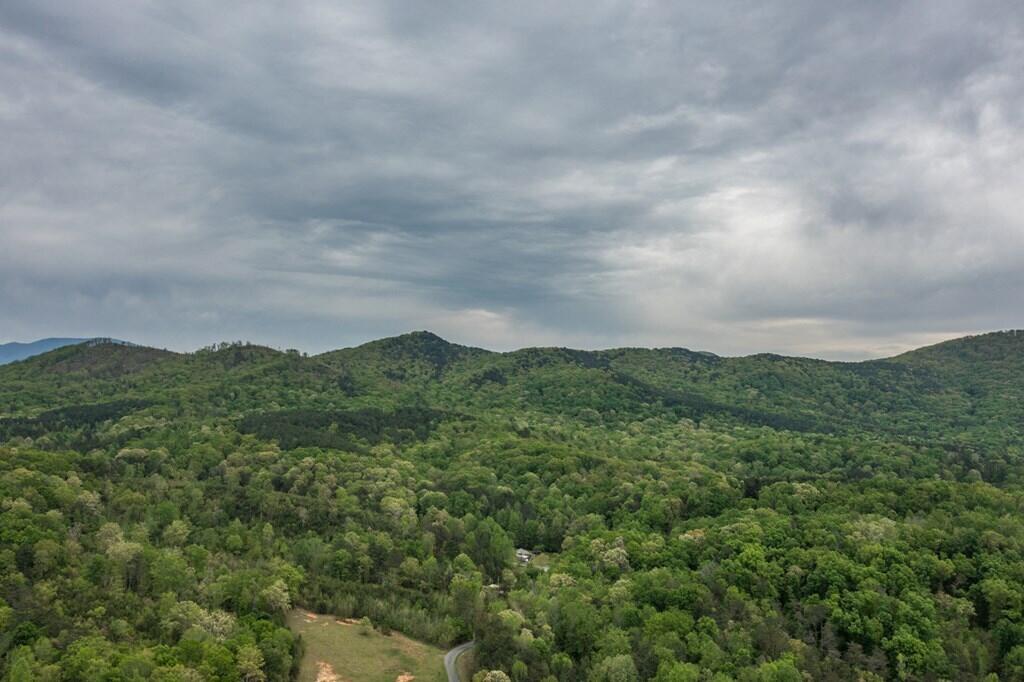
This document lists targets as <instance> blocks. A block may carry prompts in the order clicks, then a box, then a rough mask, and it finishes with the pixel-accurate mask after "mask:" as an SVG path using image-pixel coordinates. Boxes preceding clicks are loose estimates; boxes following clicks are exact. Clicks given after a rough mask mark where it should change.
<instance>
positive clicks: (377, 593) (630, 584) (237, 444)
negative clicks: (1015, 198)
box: [0, 332, 1024, 682]
mask: <svg viewBox="0 0 1024 682" xmlns="http://www.w3.org/2000/svg"><path fill="white" fill-rule="evenodd" d="M1022 393H1024V333H1022V334H1017V333H1015V332H1000V333H993V334H987V335H983V336H977V337H970V338H964V339H959V340H955V341H950V342H947V343H943V344H939V345H937V346H932V347H929V348H924V349H921V350H918V351H914V352H911V353H907V354H904V355H901V356H898V357H894V358H891V359H887V360H879V361H870V362H861V363H834V362H824V361H820V360H810V359H802V358H789V357H780V356H774V355H755V356H750V357H743V358H725V357H719V356H716V355H713V354H710V353H702V352H694V351H689V350H685V349H680V348H671V349H655V350H648V349H617V350H608V351H599V352H586V351H576V350H569V349H562V348H531V349H524V350H520V351H515V352H510V353H493V352H489V351H486V350H482V349H476V348H468V347H464V346H458V345H455V344H451V343H448V342H446V341H444V340H443V339H440V338H439V337H437V336H435V335H433V334H430V333H427V332H417V333H413V334H407V335H404V336H400V337H396V338H391V339H383V340H380V341H376V342H372V343H369V344H366V345H363V346H360V347H357V348H351V349H344V350H339V351H335V352H331V353H326V354H323V355H319V356H313V357H307V356H304V355H301V354H299V353H297V352H294V351H290V352H280V351H276V350H272V349H269V348H263V347H258V346H252V345H245V344H224V345H220V346H217V347H213V348H209V349H205V350H202V351H198V352H196V353H190V354H177V353H171V352H168V351H162V350H156V349H151V348H144V347H137V346H129V345H122V344H112V343H99V344H96V343H93V344H82V345H76V346H67V347H63V348H59V349H57V350H54V351H51V352H48V353H45V354H43V355H39V356H36V357H33V358H30V359H28V360H24V361H21V362H16V363H13V364H10V365H5V366H3V367H0V657H2V659H0V660H2V667H0V671H2V674H3V675H5V676H6V678H4V679H11V680H19V681H20V680H126V681H127V680H143V679H153V680H165V681H169V680H183V681H184V680H288V679H290V677H291V675H292V674H293V673H294V671H296V670H297V666H298V660H299V658H300V657H301V654H302V645H301V640H299V639H298V638H297V637H296V636H295V635H294V634H293V633H292V632H291V631H290V630H289V629H288V628H287V627H286V620H285V614H286V612H287V611H288V610H289V609H290V608H291V607H292V606H296V605H297V606H301V607H303V608H306V609H309V610H311V611H315V612H323V613H333V614H335V615H336V616H338V617H346V618H348V617H354V618H362V617H364V616H366V617H369V619H370V620H371V621H372V622H373V623H374V624H375V625H377V626H378V627H380V628H382V629H385V630H387V629H395V630H400V631H401V632H403V633H405V634H407V635H409V636H411V637H415V638H418V639H421V640H424V641H428V642H431V643H434V644H438V645H451V644H454V643H457V642H462V641H466V640H469V639H471V638H475V639H476V640H477V641H478V642H479V644H478V647H477V652H476V661H477V663H478V664H479V665H480V666H481V668H483V669H487V670H493V669H499V670H503V671H505V672H507V673H508V674H509V675H510V676H511V678H512V680H514V681H515V682H541V681H544V682H553V681H554V680H558V681H559V682H590V681H594V682H634V681H638V680H648V679H654V680H658V682H685V681H688V680H693V681H697V680H714V681H715V682H724V681H725V680H741V681H760V680H765V681H786V682H788V681H789V680H793V681H794V682H796V681H799V680H805V679H813V680H887V679H914V680H1020V679H1024V523H1022V516H1021V514H1022V511H1024V400H1022V397H1024V396H1022ZM517 547H521V548H525V549H528V550H531V551H532V552H536V553H542V554H543V562H542V563H543V564H544V565H543V568H542V567H540V566H539V565H537V564H536V563H530V564H522V563H520V562H518V561H517V560H516V558H515V556H514V549H515V548H517ZM350 682H359V681H358V680H352V681H350Z"/></svg>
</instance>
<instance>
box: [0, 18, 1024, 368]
mask: <svg viewBox="0 0 1024 682" xmlns="http://www.w3.org/2000/svg"><path fill="white" fill-rule="evenodd" d="M1022 294H1024V4H1022V3H1020V2H1019V0H1008V1H1005V2H990V1H986V0H964V1H962V2H957V1H949V0H926V1H920V2H892V1H890V0H886V1H884V2H882V1H879V2H875V1H871V0H857V1H846V0H834V1H830V2H821V1H820V0H785V1H778V2H775V1H765V0H757V1H750V2H745V1H736V0H720V1H719V2H714V3H709V2H680V1H671V2H655V1H651V2H647V1H643V0H634V1H630V2H605V1H602V0H587V1H586V2H574V1H572V0H568V1H566V2H558V3H552V2H549V1H546V2H531V1H525V2H516V3H509V2H480V1H478V0H475V1H469V0H467V1H466V2H448V1H446V0H438V1H436V2H429V3H426V2H423V3H419V2H408V1H406V2H387V1H374V2H367V3H362V2H336V1H335V2H319V1H306V0H301V1H295V2H275V1H270V2H263V3H253V2H248V1H247V2H240V1H239V2H235V1H233V0H224V1H219V2H209V1H208V0H173V1H167V2H163V1H155V0H149V1H141V2H137V3H124V2H115V1H114V0H104V1H100V0H81V1H78V2H73V3H69V2H66V0H3V2H0V342H2V341H12V340H20V341H26V340H31V339H35V338H39V337H45V336H78V337H82V336H113V337H118V338H123V339H128V340H131V341H135V342H139V343H145V344H149V345H154V346H159V347H168V348H173V349H176V350H191V349H194V348H197V347H200V346H204V345H207V344H209V343H212V342H215V341H222V340H235V339H240V340H250V341H253V342H258V343H264V344H268V345H272V346H276V347H281V348H299V349H302V350H305V351H309V352H319V351H323V350H327V349H331V348H337V347H342V346H349V345H354V344H357V343H360V342H363V341H366V340H369V339H373V338H378V337H382V336H389V335H393V334H399V333H403V332H407V331H411V330H416V329H429V330H431V331H433V332H435V333H437V334H440V335H441V336H444V337H445V338H447V339H449V340H451V341H455V342H459V343H465V344H470V345H478V346H483V347H486V348H492V349H496V350H507V349H512V348H519V347H524V346H532V345H564V346H572V347H578V348H606V347H613V346H683V347H689V348H694V349H702V350H710V351H713V352H716V353H719V354H723V355H737V354H746V353H753V352H760V351H772V352H779V353H787V354H795V355H811V356H816V357H824V358H833V359H859V358H867V357H880V356H886V355H891V354H895V353H898V352H901V351H903V350H906V349H909V348H912V347H916V346H921V345H925V344H928V343H932V342H935V341H938V340H941V339H945V338H950V337H954V336H960V335H964V334H968V333H975V332H981V331H988V330H996V329H1006V328H1016V327H1024V304H1022V300H1024V295H1022Z"/></svg>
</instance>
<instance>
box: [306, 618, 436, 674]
mask: <svg viewBox="0 0 1024 682" xmlns="http://www.w3.org/2000/svg"><path fill="white" fill-rule="evenodd" d="M288 627H289V628H291V630H292V631H293V632H295V633H296V634H299V635H301V636H302V639H303V641H304V642H305V645H306V651H305V654H304V655H303V657H302V664H301V667H300V668H299V677H298V680H299V682H413V680H415V682H446V680H447V677H446V675H445V672H444V651H442V650H441V649H438V648H437V647H433V646H430V645H428V644H424V643H422V642H417V641H416V640H413V639H409V638H408V637H405V636H404V635H401V634H398V633H393V634H391V635H382V634H381V633H379V632H377V631H376V630H374V629H372V628H370V627H367V626H364V625H360V624H358V623H354V622H344V621H340V620H338V619H336V618H335V617H334V616H329V615H323V614H310V613H308V612H306V611H303V610H301V609H294V610H292V611H291V612H290V613H289V614H288Z"/></svg>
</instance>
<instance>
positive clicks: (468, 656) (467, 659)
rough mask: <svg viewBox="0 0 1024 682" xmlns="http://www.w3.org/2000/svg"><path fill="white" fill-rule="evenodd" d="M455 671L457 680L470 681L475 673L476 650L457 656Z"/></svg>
mask: <svg viewBox="0 0 1024 682" xmlns="http://www.w3.org/2000/svg"><path fill="white" fill-rule="evenodd" d="M455 669H456V670H458V671H459V679H460V680H462V682H469V681H470V680H472V679H473V673H475V672H476V650H475V649H470V650H469V651H467V652H466V653H464V654H462V655H461V656H459V658H458V660H456V661H455Z"/></svg>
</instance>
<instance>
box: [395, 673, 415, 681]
mask: <svg viewBox="0 0 1024 682" xmlns="http://www.w3.org/2000/svg"><path fill="white" fill-rule="evenodd" d="M415 679H416V676H415V675H410V674H409V673H402V674H401V675H399V676H398V677H396V678H395V682H412V681H413V680H415Z"/></svg>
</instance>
